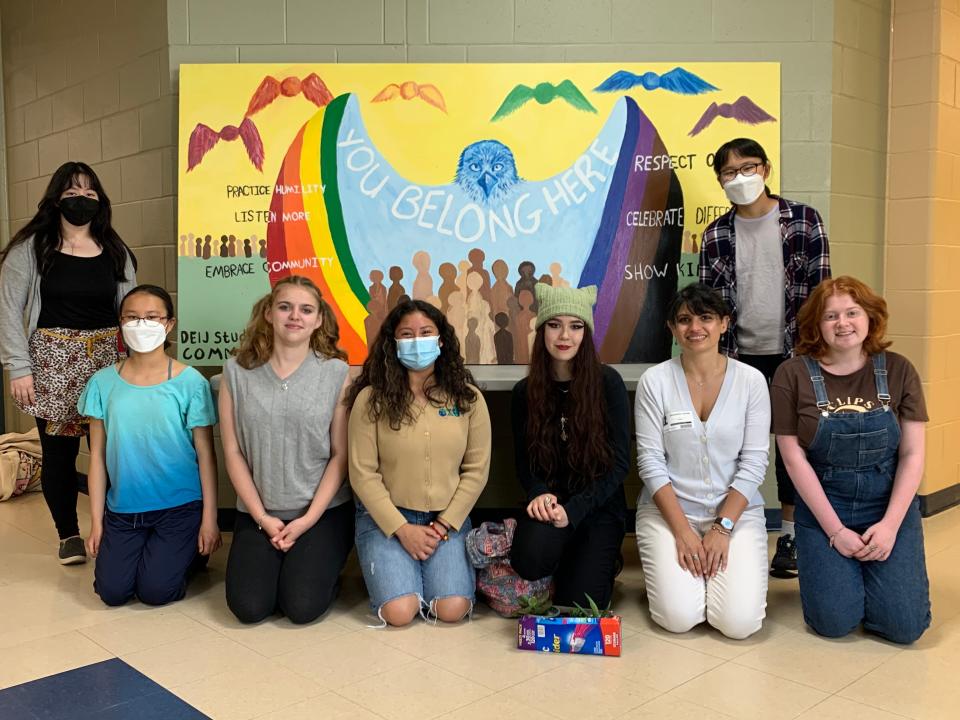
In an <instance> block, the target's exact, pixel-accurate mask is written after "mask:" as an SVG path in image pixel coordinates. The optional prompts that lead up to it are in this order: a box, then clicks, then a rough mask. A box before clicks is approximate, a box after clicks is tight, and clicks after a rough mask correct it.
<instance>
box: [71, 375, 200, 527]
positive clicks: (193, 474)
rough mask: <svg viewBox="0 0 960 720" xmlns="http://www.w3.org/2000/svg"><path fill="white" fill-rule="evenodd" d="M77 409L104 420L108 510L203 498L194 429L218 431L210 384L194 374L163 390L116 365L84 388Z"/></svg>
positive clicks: (167, 505)
mask: <svg viewBox="0 0 960 720" xmlns="http://www.w3.org/2000/svg"><path fill="white" fill-rule="evenodd" d="M77 410H78V411H79V412H80V414H81V415H86V416H87V417H91V418H96V419H97V420H102V421H103V426H104V430H105V433H106V442H107V447H106V461H107V474H108V476H109V478H110V489H109V490H108V491H107V507H108V508H110V510H112V511H113V512H116V513H139V512H149V511H151V510H164V509H166V508H172V507H177V506H178V505H183V504H185V503H188V502H192V501H194V500H200V499H202V493H201V490H200V467H199V465H198V463H197V451H196V449H195V448H194V446H193V432H192V430H193V428H196V427H205V426H208V425H215V424H216V422H217V412H216V408H215V406H214V404H213V395H212V393H211V392H210V383H208V382H207V379H206V378H205V377H203V375H201V374H200V373H199V372H197V371H196V370H194V369H193V368H192V367H188V368H186V369H184V370H183V371H182V372H181V373H180V374H179V375H177V376H176V377H174V378H172V379H170V380H167V381H166V382H163V383H160V384H159V385H147V386H141V385H131V384H130V383H128V382H127V381H126V380H124V379H123V378H121V377H120V374H119V373H118V372H117V368H116V366H113V365H111V366H110V367H106V368H103V369H102V370H100V371H99V372H97V373H96V374H94V376H93V377H91V378H90V381H89V382H88V383H87V386H86V388H84V390H83V394H82V395H81V396H80V400H79V401H78V402H77Z"/></svg>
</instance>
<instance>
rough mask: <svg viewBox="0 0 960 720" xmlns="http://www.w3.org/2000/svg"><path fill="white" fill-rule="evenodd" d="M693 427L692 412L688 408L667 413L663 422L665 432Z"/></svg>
mask: <svg viewBox="0 0 960 720" xmlns="http://www.w3.org/2000/svg"><path fill="white" fill-rule="evenodd" d="M692 427H693V412H691V411H690V410H681V411H679V412H672V413H667V417H666V418H665V419H664V422H663V429H664V430H665V431H666V432H673V431H674V430H684V429H686V428H692Z"/></svg>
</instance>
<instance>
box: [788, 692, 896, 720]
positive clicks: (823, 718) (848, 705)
mask: <svg viewBox="0 0 960 720" xmlns="http://www.w3.org/2000/svg"><path fill="white" fill-rule="evenodd" d="M797 720H903V715H894V714H893V713H888V712H886V711H884V710H878V709H877V708H874V707H870V706H869V705H864V704H862V703H857V702H853V701H852V700H847V699H846V698H842V697H840V696H839V695H833V696H831V697H828V698H827V699H826V700H824V701H823V702H822V703H820V704H819V705H814V706H813V707H812V708H810V709H809V710H807V711H806V712H804V713H801V714H800V715H799V716H798V717H797Z"/></svg>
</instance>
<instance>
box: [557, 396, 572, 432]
mask: <svg viewBox="0 0 960 720" xmlns="http://www.w3.org/2000/svg"><path fill="white" fill-rule="evenodd" d="M558 389H559V390H560V392H562V393H563V394H564V395H566V394H567V393H569V392H570V388H567V389H566V390H564V389H563V388H558ZM567 437H568V435H567V416H566V414H565V413H564V412H563V410H561V411H560V439H561V440H562V441H563V442H566V441H567Z"/></svg>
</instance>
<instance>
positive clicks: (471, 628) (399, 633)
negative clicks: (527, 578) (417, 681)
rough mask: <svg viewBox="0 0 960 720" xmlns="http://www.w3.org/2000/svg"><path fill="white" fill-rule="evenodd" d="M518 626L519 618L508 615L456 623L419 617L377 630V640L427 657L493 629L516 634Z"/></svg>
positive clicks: (473, 639) (406, 651)
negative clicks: (508, 617)
mask: <svg viewBox="0 0 960 720" xmlns="http://www.w3.org/2000/svg"><path fill="white" fill-rule="evenodd" d="M516 628H517V621H516V620H507V619H499V620H498V621H493V622H481V623H475V622H473V621H470V620H463V621H461V622H458V623H453V624H450V623H442V622H437V623H434V622H432V621H424V620H420V619H416V620H414V621H413V622H412V623H410V624H409V625H407V626H406V627H402V628H393V627H387V628H382V629H378V630H377V631H376V633H377V640H379V641H380V642H382V643H383V644H384V645H389V646H390V647H393V648H396V649H397V650H402V651H403V652H405V653H407V654H408V655H413V656H414V657H418V658H427V657H430V656H431V655H437V654H438V653H442V652H446V651H447V650H451V649H454V648H461V647H466V646H469V645H470V643H472V642H473V641H475V640H478V639H479V638H482V637H484V636H486V635H489V634H490V633H494V632H499V633H501V634H503V633H507V634H512V635H514V636H515V635H516V632H517V630H516Z"/></svg>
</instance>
